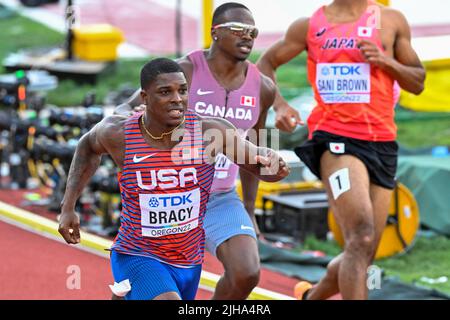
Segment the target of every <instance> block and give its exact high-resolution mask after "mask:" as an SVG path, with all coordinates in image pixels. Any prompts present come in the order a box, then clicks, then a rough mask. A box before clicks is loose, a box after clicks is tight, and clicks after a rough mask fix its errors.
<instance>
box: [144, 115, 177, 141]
mask: <svg viewBox="0 0 450 320" xmlns="http://www.w3.org/2000/svg"><path fill="white" fill-rule="evenodd" d="M185 120H186V118H185V117H183V121H181V123H180V124H179V125H178V126H176V128H174V129H172V130H171V131H169V132H164V133H163V134H161V135H160V136H159V137H155V136H154V135H152V134H151V133H150V132H148V130H147V128H146V127H145V122H144V115H142V117H141V123H142V127H143V128H144V130H145V132H146V133H147V134H148V135H149V136H150V137H151V138H152V139H153V140H162V139H163V138H164V137H165V136H168V135H170V134H172V133H173V132H174V131H175V130H177V129H179V128H180V127H181V126H182V125H183V123H184V121H185Z"/></svg>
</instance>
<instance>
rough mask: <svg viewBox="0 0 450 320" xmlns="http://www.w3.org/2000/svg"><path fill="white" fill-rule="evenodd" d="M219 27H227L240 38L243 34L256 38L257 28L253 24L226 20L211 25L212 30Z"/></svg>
mask: <svg viewBox="0 0 450 320" xmlns="http://www.w3.org/2000/svg"><path fill="white" fill-rule="evenodd" d="M219 28H227V29H228V30H230V31H231V33H232V34H234V35H235V36H238V37H240V38H242V37H243V36H244V35H249V36H250V37H251V38H252V39H256V37H257V36H258V33H259V31H258V28H256V27H255V26H252V25H249V24H244V23H240V22H227V23H222V24H218V25H215V26H213V27H212V29H213V30H216V29H219Z"/></svg>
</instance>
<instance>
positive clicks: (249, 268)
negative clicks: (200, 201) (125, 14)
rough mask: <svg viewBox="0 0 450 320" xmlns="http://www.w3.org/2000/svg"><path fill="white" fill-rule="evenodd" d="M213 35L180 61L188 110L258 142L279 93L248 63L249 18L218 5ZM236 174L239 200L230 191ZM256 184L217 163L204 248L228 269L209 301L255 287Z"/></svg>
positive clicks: (232, 6)
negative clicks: (222, 121) (225, 123)
mask: <svg viewBox="0 0 450 320" xmlns="http://www.w3.org/2000/svg"><path fill="white" fill-rule="evenodd" d="M211 36H212V39H213V43H212V45H211V47H210V48H208V49H206V50H197V51H194V52H191V53H190V54H188V55H187V56H185V57H182V58H181V59H179V60H178V63H179V64H180V66H181V68H182V69H183V71H184V73H185V75H186V78H187V81H188V84H189V106H188V108H189V109H190V110H192V111H194V112H197V113H198V114H200V115H203V116H211V117H218V118H224V119H226V120H228V121H230V122H231V123H232V124H233V125H234V126H235V127H236V128H238V129H240V130H241V132H242V133H243V136H246V135H247V134H248V132H249V131H251V130H253V133H254V134H255V135H256V136H257V137H258V138H259V130H260V129H264V128H265V125H266V118H267V112H268V111H269V108H270V107H271V106H272V103H273V101H274V99H275V93H276V88H275V85H274V83H273V81H272V80H271V79H270V78H269V77H267V76H265V75H263V74H261V73H260V72H259V71H258V69H257V68H256V66H255V65H254V64H253V63H251V62H250V61H248V60H247V59H248V56H249V55H250V52H251V50H252V48H253V44H254V41H255V39H256V37H257V36H258V29H257V28H256V26H255V21H254V19H253V16H252V13H251V12H250V10H249V9H248V8H247V7H245V6H244V5H242V4H239V3H235V2H227V3H224V4H222V5H220V6H219V7H217V8H216V10H215V11H214V14H213V21H212V30H211ZM139 91H140V90H138V91H136V93H135V94H134V96H133V97H134V98H132V99H131V100H130V102H129V103H128V104H124V105H121V106H118V107H117V109H116V113H119V114H124V115H128V114H129V113H130V111H131V110H132V107H131V106H138V105H139V104H140V103H141V101H140V99H139V98H140V95H139ZM130 105H131V106H130ZM249 136H252V135H251V134H250V135H249ZM253 142H255V143H258V142H259V141H253ZM238 174H239V176H240V180H241V184H242V192H243V201H241V200H240V199H239V196H238V194H237V193H236V188H235V186H236V179H237V176H238ZM258 183H259V180H258V179H257V178H256V177H255V176H253V175H251V174H249V173H248V172H246V171H245V170H240V168H239V167H238V166H237V165H235V164H233V163H232V162H231V161H229V160H228V159H227V157H224V156H220V157H218V159H217V161H216V171H215V177H214V181H213V184H212V187H211V197H210V199H209V203H208V206H207V212H208V213H207V214H206V216H205V222H204V228H205V235H206V242H205V244H206V249H207V250H208V251H209V252H210V253H211V254H213V255H214V256H216V257H217V258H218V259H219V260H220V262H222V264H223V267H224V271H225V272H224V274H223V275H222V277H221V278H220V280H219V282H218V283H217V286H216V290H215V292H214V295H213V299H216V300H238V299H239V300H241V299H246V298H247V297H248V295H249V294H250V292H251V291H252V290H253V288H254V287H256V285H257V284H258V281H259V274H260V261H259V260H260V259H259V254H258V246H257V241H256V239H257V236H259V229H258V225H257V223H256V218H255V200H256V193H257V189H258Z"/></svg>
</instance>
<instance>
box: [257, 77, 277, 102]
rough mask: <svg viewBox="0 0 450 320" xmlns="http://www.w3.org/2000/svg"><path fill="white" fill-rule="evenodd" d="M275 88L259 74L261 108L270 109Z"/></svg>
mask: <svg viewBox="0 0 450 320" xmlns="http://www.w3.org/2000/svg"><path fill="white" fill-rule="evenodd" d="M276 93H277V87H276V85H275V83H274V82H273V80H272V79H270V78H269V77H268V76H266V75H264V74H262V73H261V107H262V108H263V109H267V108H270V107H271V106H272V104H273V102H274V100H275V96H276Z"/></svg>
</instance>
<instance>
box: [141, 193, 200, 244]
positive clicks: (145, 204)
mask: <svg viewBox="0 0 450 320" xmlns="http://www.w3.org/2000/svg"><path fill="white" fill-rule="evenodd" d="M139 204H140V207H141V226H142V236H144V237H151V238H158V237H163V236H167V235H171V234H178V233H185V232H189V231H190V230H192V229H195V228H196V227H197V226H198V217H199V214H200V189H195V190H192V191H189V192H182V193H165V194H139Z"/></svg>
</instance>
